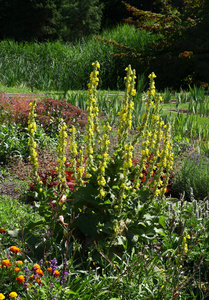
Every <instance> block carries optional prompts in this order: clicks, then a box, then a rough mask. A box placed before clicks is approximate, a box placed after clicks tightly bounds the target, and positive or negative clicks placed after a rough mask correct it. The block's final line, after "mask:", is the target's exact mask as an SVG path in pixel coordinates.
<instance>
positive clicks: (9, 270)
mask: <svg viewBox="0 0 209 300" xmlns="http://www.w3.org/2000/svg"><path fill="white" fill-rule="evenodd" d="M10 251H11V252H12V253H14V254H18V253H21V251H20V249H19V248H18V247H16V246H11V247H10ZM15 258H16V256H12V257H11V259H4V260H2V261H1V264H0V270H1V272H2V275H3V276H5V277H6V278H7V276H6V275H7V274H9V277H10V280H11V281H13V282H12V286H13V287H16V291H11V292H10V294H9V293H8V294H7V295H6V294H5V295H4V294H2V293H0V300H1V299H6V297H8V295H9V297H10V298H12V299H16V298H17V297H18V296H19V297H20V293H21V292H23V293H25V292H27V294H28V295H32V294H34V293H35V292H36V291H37V288H41V287H42V286H44V285H45V286H46V285H47V284H50V286H51V287H52V286H53V285H54V284H55V283H56V285H58V286H59V285H60V286H64V284H66V282H67V278H68V275H69V272H68V271H67V267H68V264H67V260H66V259H64V262H63V267H62V269H59V267H58V265H57V260H56V258H55V259H52V260H51V261H50V262H49V261H45V263H43V261H40V264H38V263H35V264H33V265H32V266H30V267H29V266H28V262H23V261H21V260H16V259H15ZM26 263H27V266H26ZM49 281H50V283H49ZM29 297H30V296H29Z"/></svg>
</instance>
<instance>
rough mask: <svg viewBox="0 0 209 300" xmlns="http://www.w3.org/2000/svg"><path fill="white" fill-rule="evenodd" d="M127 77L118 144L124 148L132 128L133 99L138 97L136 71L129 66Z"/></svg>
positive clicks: (120, 113)
mask: <svg viewBox="0 0 209 300" xmlns="http://www.w3.org/2000/svg"><path fill="white" fill-rule="evenodd" d="M125 70H126V71H127V75H126V77H125V78H124V79H125V97H124V105H123V107H122V110H121V112H119V113H118V115H119V127H118V144H119V146H121V147H122V148H123V147H124V145H125V142H126V139H127V137H128V130H130V129H131V128H132V111H133V109H134V101H133V97H134V96H135V95H136V90H135V79H136V74H135V70H132V69H131V66H130V65H129V66H128V67H127V68H126V69H125Z"/></svg>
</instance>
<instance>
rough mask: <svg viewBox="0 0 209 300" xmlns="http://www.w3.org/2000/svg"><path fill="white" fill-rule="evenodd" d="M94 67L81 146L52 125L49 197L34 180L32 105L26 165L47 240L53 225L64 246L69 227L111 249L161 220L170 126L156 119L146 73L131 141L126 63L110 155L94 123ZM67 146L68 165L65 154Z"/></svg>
mask: <svg viewBox="0 0 209 300" xmlns="http://www.w3.org/2000/svg"><path fill="white" fill-rule="evenodd" d="M99 68H100V65H99V63H98V62H95V63H93V71H92V73H91V74H90V82H89V84H88V89H89V101H88V103H87V112H88V119H87V125H86V133H85V137H84V143H79V144H78V143H77V134H78V133H77V131H76V128H75V127H74V126H72V127H71V129H70V137H69V139H68V134H67V126H66V124H64V123H62V124H61V125H60V131H59V140H60V142H59V146H58V149H57V150H58V159H57V162H58V167H57V186H56V189H54V190H53V191H52V193H51V194H50V199H49V194H47V191H46V190H44V186H43V182H42V181H41V180H40V178H39V175H38V161H37V155H36V144H35V143H34V140H33V135H34V131H35V129H36V123H35V114H34V109H35V105H36V104H35V102H34V103H32V104H31V112H30V114H29V126H28V130H29V135H30V138H29V146H30V153H31V158H30V160H31V163H32V165H33V169H34V176H35V182H36V186H35V188H36V192H37V198H38V199H39V201H40V205H39V210H40V212H41V215H42V216H43V217H44V218H45V220H46V221H47V220H49V224H50V222H51V225H50V228H52V229H51V239H52V237H53V235H54V234H55V232H57V231H58V227H57V225H59V227H60V228H62V230H63V231H64V239H66V242H65V247H68V246H69V242H70V238H71V237H72V236H73V234H74V233H73V232H74V229H76V230H75V231H76V232H78V231H80V233H81V234H83V238H84V240H85V238H91V239H93V240H94V242H95V243H96V244H97V243H99V244H100V245H101V246H107V244H109V246H110V247H111V245H113V244H115V243H117V242H118V241H120V244H124V243H125V244H127V242H130V243H133V242H134V241H135V242H136V241H138V240H141V239H144V238H145V239H147V238H148V237H154V236H155V235H156V233H157V232H158V230H159V227H164V226H165V224H164V218H165V216H163V215H161V214H160V208H161V205H162V204H163V202H162V201H163V199H164V194H165V193H166V190H167V185H168V181H169V171H170V170H171V169H172V160H173V154H172V143H171V136H170V125H169V124H165V123H164V122H163V121H162V120H161V118H160V116H159V106H160V101H161V100H162V98H161V97H159V96H156V95H155V81H154V79H155V77H156V75H155V74H154V73H152V74H150V76H149V79H150V87H149V89H148V91H147V95H148V99H147V102H146V111H145V113H144V115H143V118H142V122H141V124H140V126H138V128H137V131H136V134H135V135H133V134H131V129H132V112H133V109H134V96H135V94H136V90H135V79H136V75H135V71H134V70H132V69H131V66H130V65H129V66H128V67H127V68H126V72H127V74H126V77H125V96H124V99H123V107H122V110H121V111H120V112H119V114H118V126H117V127H118V129H117V143H116V145H114V146H113V147H112V148H113V151H112V154H110V149H109V148H110V144H111V141H110V131H111V127H110V125H109V123H108V121H105V122H104V123H103V124H102V125H100V119H99V109H98V105H97V86H98V82H99V77H98V75H99ZM67 140H69V150H70V158H69V160H68V159H67V157H66V154H65V153H66V152H65V150H66V147H67ZM136 147H139V148H140V161H139V163H136V162H135V161H134V157H133V156H134V151H135V149H136ZM68 161H69V162H68ZM66 164H68V165H69V166H70V167H71V170H72V177H73V179H72V182H71V184H70V185H69V182H67V180H66V177H67V176H66ZM49 204H50V205H51V211H50V206H49ZM49 211H50V212H49ZM52 222H53V226H52ZM60 225H61V226H60ZM74 238H77V237H76V236H75V237H74ZM62 242H64V240H63V239H62Z"/></svg>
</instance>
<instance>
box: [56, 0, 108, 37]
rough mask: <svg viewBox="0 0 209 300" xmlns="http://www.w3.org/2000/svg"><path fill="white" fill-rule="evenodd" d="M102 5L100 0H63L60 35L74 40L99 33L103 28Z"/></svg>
mask: <svg viewBox="0 0 209 300" xmlns="http://www.w3.org/2000/svg"><path fill="white" fill-rule="evenodd" d="M102 7H103V5H102V4H100V3H99V0H88V1H86V0H79V1H76V0H63V1H62V5H61V9H60V13H61V18H60V29H59V35H60V37H61V38H62V39H63V40H68V41H72V40H76V39H79V38H81V37H83V36H88V35H91V34H95V33H98V32H99V30H100V28H101V19H102Z"/></svg>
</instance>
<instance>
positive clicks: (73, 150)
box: [69, 126, 78, 180]
mask: <svg viewBox="0 0 209 300" xmlns="http://www.w3.org/2000/svg"><path fill="white" fill-rule="evenodd" d="M70 132H71V135H70V137H69V150H70V161H71V164H72V171H73V175H74V178H75V180H76V179H77V160H76V157H77V155H78V145H77V143H76V128H75V127H74V126H72V128H70Z"/></svg>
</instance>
